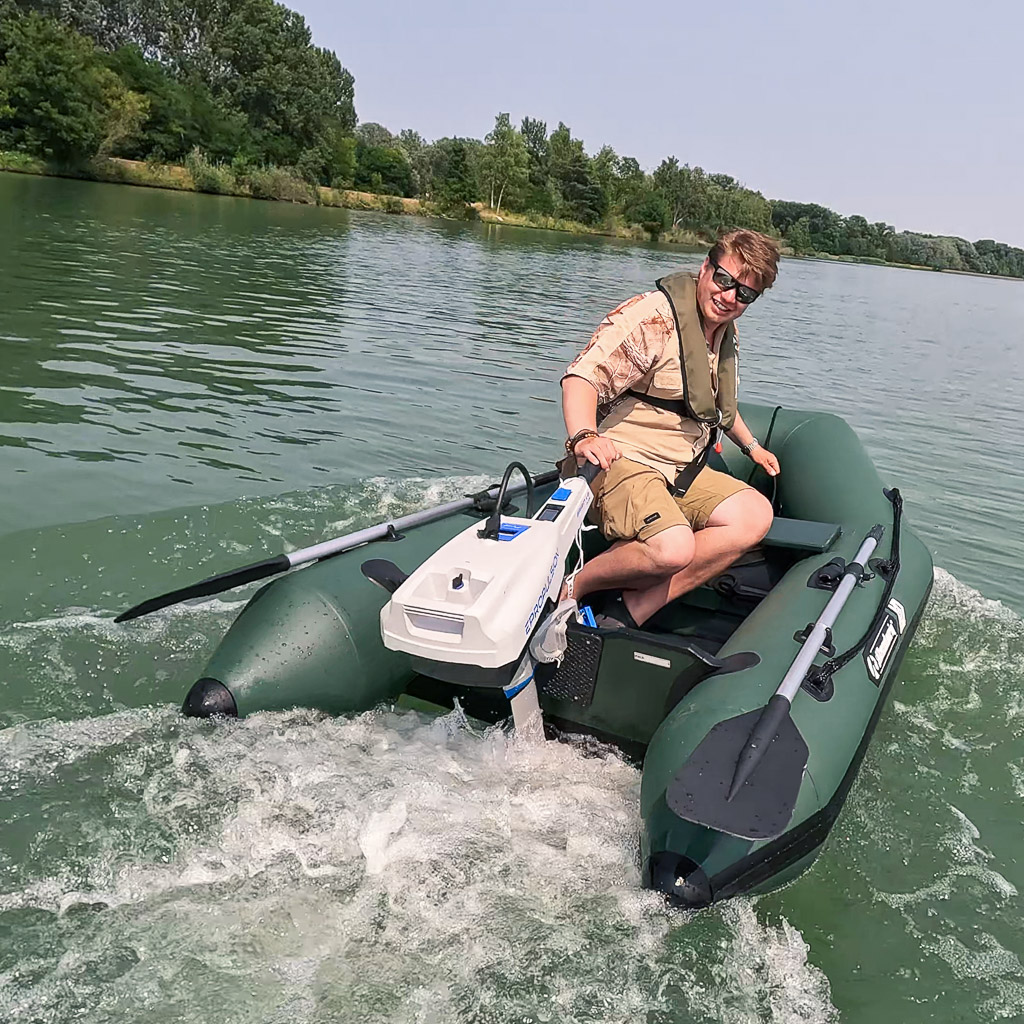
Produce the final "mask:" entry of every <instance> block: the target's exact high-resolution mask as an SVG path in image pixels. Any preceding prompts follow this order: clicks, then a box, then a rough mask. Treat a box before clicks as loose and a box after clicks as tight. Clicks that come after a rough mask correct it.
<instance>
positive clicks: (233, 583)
mask: <svg viewBox="0 0 1024 1024" xmlns="http://www.w3.org/2000/svg"><path fill="white" fill-rule="evenodd" d="M557 479H558V472H557V470H551V471H550V472H548V473H542V474H541V475H540V476H536V477H534V478H533V483H534V484H541V485H543V484H548V483H551V482H552V481H554V480H557ZM525 487H526V484H525V483H524V484H522V485H520V486H519V487H512V488H510V491H512V492H515V491H521V490H523V489H524V488H525ZM497 490H498V485H497V484H495V485H494V486H493V487H490V488H488V489H487V490H486V491H485V492H483V493H484V495H486V496H487V497H494V492H496V491H497ZM479 497H480V495H473V496H472V497H466V498H460V499H459V500H458V501H449V502H447V503H446V504H444V505H438V506H436V507H435V508H428V509H423V510H422V511H421V512H413V513H411V514H410V515H407V516H403V517H402V518H400V519H396V520H395V521H394V522H393V523H379V524H378V525H377V526H370V527H367V528H366V529H365V530H357V531H356V532H355V533H349V534H346V535H345V536H344V537H337V538H335V539H334V540H325V541H323V542H321V543H320V544H314V545H312V547H308V548H302V549H301V550H300V551H293V552H292V553H291V554H289V555H274V556H273V557H272V558H265V559H263V560H262V561H259V562H253V563H251V564H250V565H243V566H242V567H241V568H239V569H232V570H230V571H229V572H222V573H219V574H218V575H216V576H210V577H208V578H207V579H205V580H200V581H199V582H198V583H193V584H191V585H190V586H187V587H181V588H179V589H178V590H172V591H170V593H167V594H161V595H160V596H159V597H151V598H149V599H148V600H145V601H141V602H140V603H139V604H137V605H135V606H134V607H132V608H129V609H128V611H126V612H121V614H120V615H118V616H117V618H116V619H114V621H115V622H127V621H128V620H129V619H137V618H139V616H140V615H149V614H150V613H151V612H158V611H160V609H161V608H169V607H170V606H171V605H174V604H180V603H181V602H182V601H189V600H191V599H192V598H195V597H211V596H212V595H213V594H222V593H224V591H225V590H233V589H234V588H235V587H241V586H243V585H244V584H246V583H253V582H255V581H256V580H263V579H266V578H267V577H268V576H276V575H277V574H278V573H282V572H287V571H288V570H289V569H295V568H297V567H298V566H300V565H306V564H307V563H309V562H316V561H318V560H320V559H321V558H330V557H331V556H332V555H340V554H341V553H342V552H344V551H351V550H352V549H353V548H357V547H359V546H360V545H362V544H368V543H370V541H374V540H383V539H384V538H385V537H389V536H394V535H395V534H397V533H399V532H401V531H402V530H408V529H411V528H412V527H414V526H421V525H423V524H424V523H433V522H435V521H436V520H438V519H443V518H444V517H445V516H448V515H451V514H452V513H453V512H461V511H463V510H465V509H470V508H473V506H474V505H475V503H476V502H477V501H478V500H479Z"/></svg>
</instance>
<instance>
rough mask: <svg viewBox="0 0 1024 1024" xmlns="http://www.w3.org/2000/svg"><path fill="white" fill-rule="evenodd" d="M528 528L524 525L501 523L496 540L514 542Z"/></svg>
mask: <svg viewBox="0 0 1024 1024" xmlns="http://www.w3.org/2000/svg"><path fill="white" fill-rule="evenodd" d="M529 528H530V527H529V526H527V525H526V524H525V523H502V524H501V529H500V530H499V531H498V540H515V539H516V537H518V536H519V534H521V533H523V532H525V531H526V530H528V529H529Z"/></svg>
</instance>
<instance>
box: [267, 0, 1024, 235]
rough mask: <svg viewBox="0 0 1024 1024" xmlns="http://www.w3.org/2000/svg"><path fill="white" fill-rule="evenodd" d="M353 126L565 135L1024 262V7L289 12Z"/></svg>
mask: <svg viewBox="0 0 1024 1024" xmlns="http://www.w3.org/2000/svg"><path fill="white" fill-rule="evenodd" d="M284 2H285V4H286V6H289V7H291V8H293V9H295V10H297V11H299V12H300V13H301V14H303V15H304V16H305V18H306V21H307V22H308V24H309V26H310V28H311V29H312V32H313V38H314V41H315V42H316V43H317V45H319V46H324V47H327V48H328V49H331V50H334V51H335V52H336V53H337V54H338V57H339V58H340V59H341V62H342V64H344V65H345V67H347V68H348V69H349V71H351V72H352V74H353V75H354V76H355V83H356V112H357V114H358V116H359V120H360V122H365V121H377V122H379V123H381V124H383V125H385V126H386V127H387V128H389V129H391V130H392V131H393V132H398V131H399V130H400V129H402V128H414V129H416V130H417V131H418V132H420V134H421V135H423V136H424V137H426V138H427V139H430V140H432V139H435V138H439V137H441V136H445V135H461V136H471V137H474V138H482V137H483V136H484V135H486V133H487V132H488V131H489V130H490V129H491V127H492V126H493V124H494V118H495V115H496V114H497V113H499V112H501V111H507V112H509V113H510V114H511V115H512V120H513V123H514V124H518V123H519V122H520V121H521V119H522V118H523V117H524V116H529V117H535V118H540V119H542V120H545V121H547V123H548V129H549V131H550V130H551V129H553V128H555V127H557V125H558V122H559V121H564V122H565V123H566V124H567V125H568V126H569V127H570V129H571V130H572V134H573V136H574V137H577V138H581V139H583V141H584V144H585V146H586V149H587V152H588V153H591V154H593V153H595V152H597V150H598V149H599V148H600V147H601V146H602V145H604V144H606V143H607V144H608V145H610V146H612V147H613V148H614V149H615V151H616V152H617V153H618V154H620V155H622V156H633V157H636V159H637V160H639V161H640V164H641V166H643V167H645V168H646V169H648V170H653V169H654V168H655V167H656V166H657V165H658V163H660V161H661V160H662V159H663V158H664V157H666V156H676V157H678V159H679V161H680V163H688V164H690V165H692V166H697V165H699V166H701V167H703V168H704V169H705V170H706V171H711V172H718V173H725V174H731V175H733V177H735V178H738V179H739V180H740V181H741V182H743V184H745V185H747V186H748V187H750V188H754V189H757V190H758V191H760V192H762V193H763V194H764V195H765V196H767V197H768V198H770V199H790V200H797V201H801V202H815V203H821V204H822V205H824V206H828V207H830V208H831V209H833V210H836V211H837V212H839V213H841V214H843V215H845V216H849V215H850V214H861V215H862V216H864V217H866V218H867V219H868V220H869V221H872V222H874V221H885V222H886V223H888V224H892V225H893V226H894V227H896V228H897V229H898V230H908V231H922V232H925V233H929V234H952V235H959V236H961V237H964V238H967V239H969V240H971V241H976V240H977V239H979V238H995V239H997V240H999V241H1003V242H1008V243H1010V244H1011V245H1017V246H1021V247H1024V195H1022V189H1024V3H1021V2H1020V0H972V2H970V3H964V2H963V0H957V2H955V3H954V2H952V0H933V2H931V3H926V2H923V0H892V2H887V3H883V2H878V0H852V2H850V0H847V2H845V3H841V4H835V3H829V2H828V0H819V2H817V3H809V2H787V0H772V2H761V3H754V2H748V0H729V2H723V0H703V2H701V3H694V2H689V0H674V2H672V0H645V2H644V3H635V2H632V3H631V2H627V0H618V2H615V0H589V2H587V0H577V2H576V3H569V2H565V0H548V2H538V0H509V2H506V3H500V4H499V3H493V2H491V0H476V2H470V0H431V2H430V3H418V4H414V3H410V2H409V0H387V2H384V3H362V4H358V5H356V4H345V5H344V6H343V7H342V6H340V5H338V4H337V3H332V2H330V0H284Z"/></svg>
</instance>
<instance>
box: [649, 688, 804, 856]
mask: <svg viewBox="0 0 1024 1024" xmlns="http://www.w3.org/2000/svg"><path fill="white" fill-rule="evenodd" d="M761 713H762V709H761V708H758V709H757V710H756V711H748V712H747V713H746V714H745V715H737V716H736V717H735V718H729V719H727V720H726V721H724V722H719V723H718V725H716V726H715V727H714V728H713V729H712V730H711V731H710V732H709V733H708V734H707V736H705V737H704V739H703V740H702V741H701V743H700V746H698V747H697V749H696V750H695V751H694V752H693V754H691V755H690V759H689V760H688V761H687V762H686V764H684V765H683V767H682V768H680V769H679V771H678V772H676V775H675V777H674V778H673V779H672V782H671V783H670V784H669V787H668V791H667V792H666V794H665V799H666V801H667V802H668V806H669V808H670V809H671V810H672V811H674V812H675V813H676V814H678V815H679V817H680V818H683V819H685V820H686V821H692V822H694V823H695V824H698V825H704V826H706V827H707V828H713V829H715V830H716V831H718V832H725V833H727V834H728V835H732V836H739V837H740V838H741V839H774V838H775V837H776V836H780V835H782V833H783V832H785V831H786V827H787V826H788V825H789V822H790V820H791V819H792V817H793V808H794V807H795V806H796V800H797V796H798V795H799V793H800V782H801V780H802V779H803V774H804V768H806V767H807V757H808V750H807V744H806V742H805V741H804V738H803V736H801V735H800V730H799V729H797V727H796V725H795V724H794V723H793V719H792V718H790V717H789V716H787V717H786V718H785V719H784V720H783V721H782V723H781V725H780V727H779V731H778V733H776V735H775V738H774V739H773V740H772V741H771V743H770V744H768V746H767V747H766V748H765V750H764V754H763V755H762V757H761V759H760V761H759V762H758V764H757V767H756V768H755V769H754V771H753V773H752V774H751V776H750V778H749V779H748V780H747V781H746V782H744V783H743V785H742V786H741V787H740V789H739V791H738V792H737V793H736V795H735V796H734V797H733V798H732V800H730V799H729V789H730V787H731V786H732V781H733V777H734V775H735V774H736V762H737V761H738V760H739V757H740V754H741V753H742V752H743V749H744V747H745V745H746V743H747V740H748V739H749V738H750V733H751V731H752V730H753V728H754V726H755V725H756V724H757V722H758V720H759V719H760V717H761Z"/></svg>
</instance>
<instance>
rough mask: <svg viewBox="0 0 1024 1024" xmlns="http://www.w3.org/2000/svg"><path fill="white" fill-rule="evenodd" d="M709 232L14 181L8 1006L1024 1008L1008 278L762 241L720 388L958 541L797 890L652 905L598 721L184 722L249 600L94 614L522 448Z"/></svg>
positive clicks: (557, 435)
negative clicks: (573, 374) (628, 234)
mask: <svg viewBox="0 0 1024 1024" xmlns="http://www.w3.org/2000/svg"><path fill="white" fill-rule="evenodd" d="M699 259H700V257H699V256H698V255H694V254H688V253H685V252H681V251H679V250H674V249H669V248H665V247H655V246H650V247H642V246H627V245H624V244H619V243H616V242H612V241H608V240H596V239H579V238H572V237H569V236H564V235H558V234H553V233H543V232H533V231H524V230H516V229H509V228H506V227H503V226H497V227H494V226H492V227H487V226H482V225H459V224H452V223H445V222H439V221H429V220H418V219H414V218H404V217H388V216H386V215H374V214H355V213H348V212H346V211H340V210H333V209H324V210H321V209H310V208H306V207H300V206H289V205H285V204H275V203H258V202H251V201H245V200H236V199H227V198H219V197H210V196H196V195H188V194H183V193H170V192H168V193H162V192H156V191H148V190H136V189H131V188H125V187H117V186H106V185H97V184H91V183H83V182H69V181H57V180H43V179H32V178H27V177H21V176H17V175H10V174H0V288H2V293H0V481H2V482H3V492H2V498H0V566H2V567H3V572H2V574H0V1019H2V1020H13V1021H55V1022H56V1021H60V1022H63V1021H69V1020H76V1021H87V1022H99V1021H108V1020H114V1019H117V1020H145V1021H147V1022H162V1021H179V1020H185V1021H194V1022H200V1021H210V1020H218V1021H225V1022H226V1021H236V1020H237V1021H247V1022H248V1021H253V1020H259V1021H329V1020H342V1019H343V1020H352V1021H380V1022H385V1021H386V1022H398V1021H402V1022H406V1021H408V1022H434V1021H436V1022H459V1024H462V1022H480V1024H484V1022H486V1024H498V1022H506V1021H507V1022H510V1024H511V1022H513V1021H514V1022H520V1024H526V1022H531V1021H551V1022H555V1024H568V1022H577V1021H579V1022H588V1024H589V1022H605V1021H607V1022H620V1021H621V1022H626V1021H629V1022H634V1021H646V1022H649V1024H668V1022H684V1021H685V1022H688V1021H723V1022H729V1024H733V1022H747V1021H827V1020H836V1019H839V1020H845V1021H871V1022H875V1021H878V1020H886V1021H887V1020H893V1021H901V1022H925V1021H949V1020H964V1021H968V1020H981V1021H991V1020H996V1019H1015V1018H1018V1017H1021V1016H1024V964H1022V962H1021V959H1020V957H1021V956H1022V955H1024V925H1022V923H1021V921H1022V916H1024V915H1022V904H1021V897H1020V896H1019V895H1018V891H1019V890H1020V889H1021V888H1022V887H1024V864H1022V862H1021V859H1020V856H1019V852H1018V851H1019V850H1020V849H1021V844H1022V841H1024V825H1022V813H1021V812H1022V798H1024V738H1022V737H1024V693H1022V689H1024V667H1022V666H1024V625H1022V619H1021V613H1022V612H1024V574H1022V572H1021V568H1020V566H1021V561H1022V558H1024V533H1022V530H1021V528H1020V508H1021V504H1022V501H1024V457H1022V454H1021V453H1022V451H1024V426H1022V417H1021V404H1022V396H1024V344H1022V341H1024V339H1022V333H1024V326H1022V325H1024V283H1018V282H1010V281H999V280H988V279H979V278H972V277H960V276H953V275H944V274H929V273H922V272H915V271H904V270H896V269H890V268H878V267H867V266H864V267H862V266H847V265H834V264H826V263H814V262H803V261H800V262H798V261H786V262H784V264H783V266H782V271H781V274H780V277H779V281H778V283H777V285H776V287H775V288H774V289H773V290H772V291H771V292H770V293H769V294H768V295H767V296H766V297H765V298H764V299H763V300H761V301H759V302H758V303H756V304H755V305H754V306H753V307H751V309H750V311H749V312H748V313H747V314H746V316H745V317H744V319H743V321H742V323H741V344H742V352H743V357H742V390H743V394H744V395H745V396H747V397H749V398H751V399H755V400H758V401H762V402H766V403H767V402H777V403H779V404H784V405H791V406H803V407H815V408H827V409H831V410H834V411H836V412H838V413H840V414H841V415H843V416H844V417H846V418H847V419H848V420H849V421H850V422H851V423H852V424H853V425H854V426H855V427H856V428H857V430H858V431H859V432H860V434H861V436H862V437H863V438H864V440H865V442H866V444H867V446H868V448H869V449H870V451H871V452H872V455H873V456H874V458H875V460H876V462H877V464H878V466H879V467H880V469H881V471H882V476H883V478H884V479H886V480H887V481H888V482H891V483H895V484H898V485H899V486H900V488H901V489H902V490H903V493H904V496H905V498H906V503H907V514H908V516H909V518H910V520H911V522H912V523H913V525H914V527H915V529H916V530H917V531H918V532H919V533H920V534H921V536H922V537H923V538H924V539H925V541H926V542H927V543H928V545H929V547H930V548H931V550H932V552H933V555H934V557H935V562H936V565H937V566H940V567H941V568H939V569H937V570H936V586H935V590H934V593H933V598H932V601H931V604H930V606H929V610H928V612H927V614H926V617H925V620H924V623H923V625H922V628H921V630H920V632H919V633H918V638H917V641H916V643H915V646H914V648H913V649H912V651H911V653H910V655H909V656H908V658H907V660H906V662H905V664H904V668H903V671H902V681H901V682H900V683H899V684H898V685H897V687H896V689H895V691H894V695H893V699H892V701H891V704H890V707H889V709H888V711H887V712H886V714H885V715H884V716H883V719H882V721H881V723H880V725H879V728H878V731H877V733H876V737H875V740H874V743H873V745H872V748H871V750H870V752H869V754H868V757H867V759H866V761H865V763H864V766H863V768H862V770H861V775H860V779H859V781H858V784H857V786H856V787H855V789H854V792H853V794H852V796H851V798H850V801H849V803H848V805H847V808H846V810H845V812H844V814H843V816H842V817H841V819H840V821H839V823H838V825H837V826H836V828H835V829H834V831H833V834H832V838H831V840H830V842H829V845H828V847H827V848H826V851H825V852H824V854H823V855H822V856H821V858H820V859H819V861H818V863H817V865H816V866H815V868H814V869H813V870H812V871H811V872H810V873H809V874H807V875H805V876H804V877H803V878H802V879H800V880H799V881H798V882H797V883H795V884H794V885H792V886H790V887H789V888H787V889H785V890H784V891H782V892H780V893H776V894H773V895H771V896H769V897H764V898H761V899H759V900H739V901H735V902H733V903H731V904H728V905H726V906H724V907H722V908H714V909H712V910H711V911H708V912H706V913H703V914H700V915H697V916H696V917H694V918H692V919H686V918H682V917H680V916H678V915H677V914H675V913H673V912H671V911H668V910H666V909H665V907H664V906H663V904H662V903H661V902H660V901H659V899H658V898H657V897H655V896H654V895H653V894H650V893H644V892H641V891H640V890H639V889H638V888H637V882H638V878H637V871H636V867H635V864H634V852H633V843H634V836H635V832H636V827H637V820H636V798H637V792H638V788H639V773H638V772H637V771H636V770H635V769H634V768H632V767H630V766H629V765H626V764H624V763H623V762H621V761H619V760H618V759H617V758H615V757H614V756H613V755H612V754H610V753H609V752H603V753H602V754H601V756H596V757H595V756H588V755H587V754H586V753H585V752H583V751H580V750H578V749H575V748H572V747H567V746H563V745H554V744H549V745H547V746H546V747H545V748H544V749H541V750H533V749H529V748H522V747H520V746H518V745H517V744H516V743H515V742H513V741H511V740H510V739H509V738H508V736H506V735H505V734H504V733H503V732H501V731H500V730H492V731H488V732H481V731H479V730H478V729H477V728H475V727H474V726H473V725H472V724H471V723H466V722H465V721H463V720H461V719H460V718H459V717H458V716H457V715H453V716H450V717H449V718H447V719H443V720H440V721H437V720H431V719H429V718H426V717H423V716H418V715H414V714H398V713H391V712H385V711H378V712H374V713H371V714H367V715H362V716H358V717H356V718H352V719H327V718H324V717H322V716H319V715H316V714H311V713H308V712H292V713H288V714H268V715H257V716H254V717H253V718H251V719H247V720H245V721H242V722H238V723H230V724H228V725H223V724H222V725H211V724H210V723H209V722H197V721H185V720H182V719H180V718H179V717H178V715H177V712H176V707H177V705H178V704H179V703H180V700H181V697H182V696H183V694H184V691H185V689H186V688H187V686H188V685H189V684H190V683H191V681H192V680H193V679H194V678H195V677H196V675H197V672H198V670H199V669H200V668H201V667H202V664H203V662H204V661H205V658H206V657H207V655H208V654H209V652H210V651H211V650H212V647H213V646H214V644H215V643H216V642H217V639H218V638H219V636H220V635H222V633H223V631H224V630H225V629H226V627H227V625H228V624H229V623H230V621H231V619H232V617H233V615H234V614H235V613H236V612H237V611H238V609H239V608H240V607H241V602H242V601H243V600H244V598H245V594H244V593H231V594H226V595H223V596H222V597H221V598H219V599H215V600H211V601H207V602H204V603H201V604H198V605H192V606H184V607H179V608H176V609H170V610H168V611H167V612H165V613H162V614H160V615H157V616H153V617H151V618H149V619H142V620H139V621H138V622H137V623H133V624H131V625H130V626H123V627H122V626H115V625H114V624H113V622H112V619H113V616H114V614H116V612H117V611H119V610H121V609H123V608H124V607H126V606H127V605H129V604H132V603H134V601H136V600H137V599H139V598H140V597H142V596H144V595H150V594H155V593H161V592H162V591H164V590H167V589H170V588H172V587H174V586H177V585H180V584H182V583H184V582H191V581H193V580H195V579H198V578H200V577H201V576H203V575H205V574H208V573H209V572H215V571H220V570H222V569H225V568H230V567H232V566H235V565H239V564H242V563H244V562H247V561H251V560H254V559H255V558H258V557H261V556H263V555H264V554H273V553H277V552H279V551H281V550H286V549H289V548H295V547H301V546H305V545H307V544H309V543H313V542H315V541H317V540H319V539H323V538H325V537H328V536H333V535H336V534H339V533H342V532H347V531H348V530H350V529H356V528H359V527H360V526H364V525H369V524H371V523H373V522H376V521H379V520H380V519H382V518H384V517H386V516H392V515H396V514H401V513H403V512H407V511H411V510H412V509H415V508H418V507H422V506H424V505H428V504H433V503H436V502H437V501H439V500H447V499H448V498H451V497H455V496H460V495H461V494H463V493H465V492H466V491H468V490H470V489H479V487H481V486H483V485H484V484H486V483H489V482H491V481H493V480H495V479H496V478H497V476H498V475H499V474H500V472H501V469H502V468H503V467H504V465H505V464H506V463H507V462H508V461H510V459H512V458H513V457H521V458H523V460H524V461H525V462H526V463H527V464H528V465H530V466H535V467H542V466H546V465H547V464H549V463H550V461H551V459H552V457H553V456H554V455H556V454H557V452H558V449H559V446H560V444H561V441H562V437H563V432H562V425H561V418H560V413H559V405H558V397H559V392H558V383H557V382H558V379H559V377H560V375H561V372H562V370H563V368H564V367H565V365H566V364H567V363H568V362H569V361H570V359H571V358H572V355H573V354H574V352H575V351H576V350H577V349H578V348H579V347H580V346H581V345H582V344H583V343H584V342H585V340H586V339H587V337H589V334H590V332H591V331H592V330H593V328H594V326H595V325H596V324H597V323H598V321H599V320H600V319H601V317H602V316H603V315H604V314H605V313H606V312H607V311H608V310H609V309H611V308H612V307H613V306H615V305H616V304H617V303H618V302H620V301H621V300H622V299H623V298H625V297H627V296H629V295H631V294H633V293H634V292H636V291H639V290H643V289H646V288H649V287H650V286H651V283H652V282H653V280H654V279H655V278H656V277H657V276H659V275H661V274H663V273H665V272H666V271H669V270H672V269H676V268H679V267H686V266H690V267H692V266H696V265H697V263H698V261H699ZM784 471H785V467H783V472H784ZM591 753H593V752H591Z"/></svg>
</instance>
